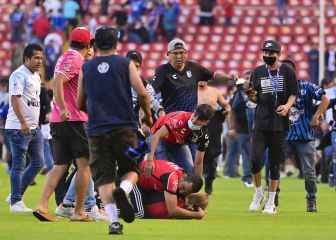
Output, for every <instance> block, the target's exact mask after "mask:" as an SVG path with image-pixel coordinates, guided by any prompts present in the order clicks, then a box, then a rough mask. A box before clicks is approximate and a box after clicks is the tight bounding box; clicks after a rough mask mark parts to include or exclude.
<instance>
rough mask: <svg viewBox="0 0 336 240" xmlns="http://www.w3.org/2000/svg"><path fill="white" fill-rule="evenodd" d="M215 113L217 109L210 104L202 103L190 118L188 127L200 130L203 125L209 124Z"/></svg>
mask: <svg viewBox="0 0 336 240" xmlns="http://www.w3.org/2000/svg"><path fill="white" fill-rule="evenodd" d="M214 114H215V111H214V109H213V108H212V107H211V106H210V105H209V104H201V105H199V106H198V107H197V108H196V110H195V112H194V113H193V114H192V115H191V117H190V119H189V120H188V127H189V128H190V129H191V130H200V129H201V128H202V127H203V126H206V125H208V123H209V121H210V119H211V118H212V117H213V115H214Z"/></svg>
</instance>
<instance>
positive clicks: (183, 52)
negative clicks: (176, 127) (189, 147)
mask: <svg viewBox="0 0 336 240" xmlns="http://www.w3.org/2000/svg"><path fill="white" fill-rule="evenodd" d="M167 54H168V59H169V62H168V63H166V64H163V65H161V66H159V67H158V68H157V69H156V70H155V76H154V79H153V83H152V85H153V87H154V90H155V92H157V93H159V92H161V97H162V105H163V108H164V111H165V112H166V113H170V112H176V111H186V112H193V111H194V110H195V109H196V107H197V83H198V82H199V81H208V80H210V79H212V78H213V77H214V73H213V72H211V71H210V70H208V69H206V68H205V67H203V66H201V65H199V64H198V63H195V62H192V61H188V60H187V45H186V44H185V42H184V41H183V40H181V39H178V38H176V39H174V40H172V41H171V42H169V44H168V53H167ZM216 75H217V74H216Z"/></svg>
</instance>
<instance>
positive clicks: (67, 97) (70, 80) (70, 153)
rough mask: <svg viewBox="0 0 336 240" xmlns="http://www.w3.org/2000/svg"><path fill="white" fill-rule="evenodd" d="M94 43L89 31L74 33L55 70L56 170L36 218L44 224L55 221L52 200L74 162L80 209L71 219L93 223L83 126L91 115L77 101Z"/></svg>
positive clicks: (53, 128)
mask: <svg viewBox="0 0 336 240" xmlns="http://www.w3.org/2000/svg"><path fill="white" fill-rule="evenodd" d="M90 40H91V35H90V32H89V31H88V30H87V29H86V28H83V27H77V28H75V29H73V30H72V32H71V34H70V49H69V50H68V51H66V52H65V53H64V54H63V55H62V56H61V57H60V58H59V59H58V61H57V64H56V67H55V73H54V79H55V85H54V96H55V98H54V102H53V109H52V112H51V119H50V122H51V131H52V135H53V148H54V154H55V166H54V168H53V169H52V170H51V171H50V173H49V174H48V177H47V181H46V183H45V186H44V189H43V193H42V197H41V199H40V201H39V203H38V205H37V208H36V211H35V212H34V216H35V217H37V218H38V219H39V220H41V221H54V220H55V218H54V216H52V215H51V214H50V213H49V210H48V200H49V198H50V196H51V195H52V193H53V192H54V191H55V188H56V186H57V184H58V182H59V181H60V179H61V178H62V176H63V175H64V173H65V172H66V171H67V169H68V167H69V165H70V164H71V163H72V161H73V160H74V159H75V160H76V164H77V168H78V170H77V174H76V207H75V212H74V215H73V216H72V218H71V219H72V220H74V221H87V220H89V219H88V217H87V215H86V214H85V211H84V207H83V205H84V200H85V195H86V192H87V189H88V182H89V178H90V168H89V164H88V157H89V150H88V142H87V136H86V133H85V130H84V126H83V124H84V123H85V122H86V121H87V115H86V114H85V113H84V112H82V111H80V110H79V109H78V108H77V106H76V98H77V87H78V76H79V72H80V70H81V67H82V65H83V63H84V58H85V56H86V55H87V54H88V52H89V49H90Z"/></svg>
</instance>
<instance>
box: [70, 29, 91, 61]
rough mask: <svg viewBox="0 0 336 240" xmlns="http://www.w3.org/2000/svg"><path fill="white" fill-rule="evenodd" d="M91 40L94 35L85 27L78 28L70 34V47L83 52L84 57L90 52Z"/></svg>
mask: <svg viewBox="0 0 336 240" xmlns="http://www.w3.org/2000/svg"><path fill="white" fill-rule="evenodd" d="M91 40H92V35H91V33H90V31H89V30H88V29H87V28H85V27H76V28H74V29H73V30H72V31H71V33H70V47H71V48H72V49H75V50H78V51H79V52H81V54H82V55H83V57H86V56H87V55H88V52H89V51H90V47H91Z"/></svg>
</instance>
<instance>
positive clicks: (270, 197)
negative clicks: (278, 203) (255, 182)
mask: <svg viewBox="0 0 336 240" xmlns="http://www.w3.org/2000/svg"><path fill="white" fill-rule="evenodd" d="M275 195H276V192H269V193H268V201H267V204H268V205H274V199H275Z"/></svg>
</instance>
